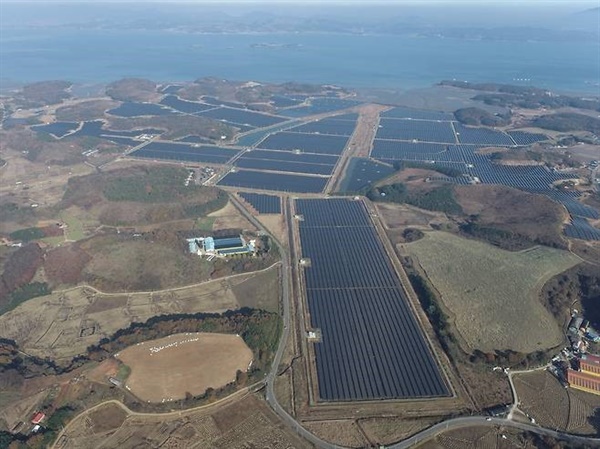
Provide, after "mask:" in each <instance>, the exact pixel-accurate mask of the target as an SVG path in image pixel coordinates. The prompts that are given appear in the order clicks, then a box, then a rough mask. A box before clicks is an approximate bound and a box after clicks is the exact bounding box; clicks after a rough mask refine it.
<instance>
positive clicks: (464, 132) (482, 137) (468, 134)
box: [454, 123, 515, 146]
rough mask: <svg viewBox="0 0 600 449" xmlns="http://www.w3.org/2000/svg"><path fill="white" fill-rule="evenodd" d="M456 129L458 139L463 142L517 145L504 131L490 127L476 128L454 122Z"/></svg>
mask: <svg viewBox="0 0 600 449" xmlns="http://www.w3.org/2000/svg"><path fill="white" fill-rule="evenodd" d="M454 129H455V130H456V134H457V136H458V141H459V142H460V143H462V144H473V145H497V146H511V145H515V142H514V141H513V140H512V138H511V137H510V136H509V135H508V134H506V133H505V132H502V131H496V130H494V129H489V128H475V127H471V126H465V125H462V124H460V123H454Z"/></svg>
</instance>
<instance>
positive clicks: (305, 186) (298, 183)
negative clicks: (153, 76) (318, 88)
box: [32, 93, 600, 240]
mask: <svg viewBox="0 0 600 449" xmlns="http://www.w3.org/2000/svg"><path fill="white" fill-rule="evenodd" d="M271 104H272V105H273V106H274V107H275V108H276V115H272V114H266V113H261V112H256V111H251V110H248V109H245V108H244V105H242V104H241V103H234V102H227V101H221V100H219V99H217V98H213V97H207V96H205V97H202V98H201V99H200V100H198V101H189V100H184V99H182V98H180V97H179V96H177V95H176V94H175V93H168V94H167V95H165V96H164V97H163V99H162V100H161V102H160V104H154V103H139V102H125V103H123V104H121V105H120V106H119V107H117V108H114V109H112V110H110V111H108V114H111V115H116V116H120V117H138V116H143V115H165V114H175V115H177V114H179V115H193V116H204V117H209V118H212V119H215V120H219V121H221V122H223V123H225V124H228V125H231V126H233V127H236V128H238V130H239V131H240V132H241V133H242V134H241V135H240V136H239V137H238V139H237V143H236V144H235V145H229V146H218V145H214V144H210V143H209V142H207V141H203V140H198V139H197V138H192V139H191V140H190V141H186V139H187V138H184V139H181V140H178V141H160V140H154V141H152V142H150V143H145V142H144V140H140V139H139V136H140V135H141V134H146V135H153V136H156V135H160V134H161V133H162V131H161V130H157V129H143V130H126V131H118V130H110V129H105V126H106V125H105V124H104V122H103V121H100V120H96V121H89V122H80V123H78V122H55V123H51V124H48V125H37V126H34V127H32V129H34V130H36V131H40V132H45V133H50V134H52V135H54V136H55V137H57V138H62V137H67V138H70V137H71V136H74V137H81V136H93V137H97V138H101V139H105V140H109V141H112V142H114V143H118V144H122V145H127V146H129V147H132V148H134V151H132V152H131V153H129V154H128V156H131V157H137V158H143V159H150V160H166V161H178V162H184V163H185V162H189V163H208V164H219V165H227V166H232V167H234V168H233V169H232V170H231V171H230V172H228V173H225V174H224V175H223V176H222V177H220V180H219V182H218V185H221V186H228V187H234V188H243V189H257V190H267V191H279V192H297V193H321V192H323V190H324V189H325V187H326V186H327V185H328V183H329V180H330V178H331V176H332V175H333V173H334V170H335V168H336V166H337V164H338V162H339V160H340V157H341V156H342V154H343V153H344V151H345V150H346V148H347V147H348V142H349V139H350V138H351V136H352V135H353V133H354V132H355V129H356V123H357V120H358V114H357V113H354V112H352V113H343V112H341V113H339V114H338V115H333V116H330V117H325V118H318V119H313V120H308V116H309V115H313V114H322V113H334V114H335V111H338V110H340V109H342V108H348V107H352V106H356V105H358V104H360V103H359V102H358V101H355V100H346V99H341V98H336V97H310V96H307V95H294V96H292V95H287V96H285V95H277V96H274V97H273V98H272V100H271ZM294 117H295V119H294ZM304 117H307V118H304ZM547 139H548V137H547V136H546V135H544V134H541V133H531V132H526V131H521V130H510V131H506V132H505V131H501V130H497V129H491V128H485V127H471V126H465V125H463V124H461V123H458V122H457V121H456V120H455V119H454V116H453V114H451V113H447V112H439V111H428V110H418V109H411V108H406V107H393V108H390V109H388V110H387V111H384V112H382V113H381V114H380V118H379V126H378V127H377V129H376V131H375V138H374V139H373V141H372V145H371V147H370V148H369V159H365V158H363V159H362V160H360V161H358V160H356V161H351V162H350V164H349V165H348V169H347V170H346V179H344V180H343V182H342V184H340V189H341V191H346V192H357V191H359V190H361V189H364V188H366V187H368V186H369V185H371V184H372V183H374V182H376V181H377V180H378V179H381V178H383V177H385V176H386V175H387V174H389V172H390V169H391V168H390V167H391V165H393V164H394V162H396V161H408V162H419V163H428V164H435V166H441V167H448V168H453V169H457V170H460V171H462V172H463V174H464V176H462V177H456V178H444V179H446V180H447V181H449V182H453V183H458V184H469V183H477V182H481V183H484V184H501V185H506V186H509V187H515V188H518V189H521V190H524V191H527V192H530V193H538V194H544V195H547V196H549V197H550V198H552V199H553V200H555V201H558V202H559V203H561V204H563V205H564V206H565V207H566V209H567V210H568V212H569V214H570V215H571V223H570V224H569V225H567V227H566V229H565V232H566V234H567V235H568V236H570V237H574V238H580V239H584V240H600V232H599V231H598V230H597V229H596V228H594V227H593V226H592V225H591V224H589V222H588V221H587V220H589V219H597V218H598V212H597V211H596V210H595V209H593V208H591V207H589V206H586V205H584V204H582V203H581V202H579V201H578V199H577V198H578V193H576V192H574V191H571V192H564V191H557V190H556V188H555V187H554V186H553V184H554V183H556V182H558V181H561V180H566V179H570V178H572V177H573V175H570V174H568V173H560V172H553V171H550V170H549V169H547V168H545V167H543V166H508V165H500V164H496V163H494V162H493V161H492V160H491V159H490V156H489V155H485V154H479V153H478V150H479V149H480V148H483V147H490V146H491V147H500V148H502V147H519V146H526V145H531V144H533V143H536V142H541V141H545V140H547ZM379 162H383V165H382V164H379Z"/></svg>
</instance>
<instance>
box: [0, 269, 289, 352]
mask: <svg viewBox="0 0 600 449" xmlns="http://www.w3.org/2000/svg"><path fill="white" fill-rule="evenodd" d="M278 273H279V271H278V268H277V267H272V268H270V269H268V270H265V271H261V272H258V273H249V274H243V275H238V276H232V277H229V278H223V279H217V280H214V281H210V282H205V283H202V284H198V285H195V286H190V287H184V288H177V289H171V290H165V291H158V292H152V293H119V294H104V293H99V292H97V291H95V290H93V289H91V288H87V287H77V288H73V289H70V290H65V291H62V292H55V293H53V294H51V295H48V296H42V297H38V298H34V299H31V300H29V301H26V302H24V303H23V304H21V305H20V306H18V307H17V308H15V309H14V310H12V311H10V312H8V313H5V314H4V315H1V316H0V335H2V336H3V337H4V338H10V339H13V340H15V341H16V342H17V343H18V344H19V346H20V348H21V349H22V350H23V351H25V352H27V353H30V354H32V355H37V356H39V357H50V358H52V359H56V360H59V361H60V360H61V359H62V360H64V359H67V358H71V357H73V356H75V355H78V354H81V353H83V352H84V351H85V349H86V348H87V347H88V346H89V345H93V344H96V343H97V342H98V341H99V340H100V339H101V338H103V337H108V336H110V335H112V334H113V333H114V332H116V331H117V330H119V329H123V328H126V327H128V326H129V325H130V324H131V323H133V322H144V321H146V320H148V319H149V318H151V317H153V316H157V315H165V314H171V313H197V312H223V311H226V310H228V309H238V308H240V307H241V306H242V304H244V305H247V304H248V302H249V301H251V300H252V299H253V298H255V295H258V296H260V298H259V299H257V303H258V302H260V303H261V304H264V305H265V308H267V307H268V308H270V309H271V310H272V309H273V308H275V309H276V307H277V304H278V301H279V290H278V289H277V288H275V289H263V288H262V286H264V285H278V283H277V279H278V276H279V274H278Z"/></svg>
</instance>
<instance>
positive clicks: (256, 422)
mask: <svg viewBox="0 0 600 449" xmlns="http://www.w3.org/2000/svg"><path fill="white" fill-rule="evenodd" d="M121 409H122V408H121V406H120V405H118V404H116V403H109V404H106V405H104V406H102V407H100V408H99V409H96V410H95V411H92V412H91V413H83V414H82V415H79V417H77V418H76V419H75V420H73V421H72V422H71V423H70V424H69V425H68V427H67V429H66V432H65V434H64V437H62V438H61V439H60V440H59V441H58V442H57V443H56V444H55V445H54V449H81V448H86V449H101V448H102V449H117V448H118V449H134V448H141V447H151V448H168V449H184V448H197V449H203V448H209V447H210V448H216V449H246V448H269V449H309V448H311V447H312V446H311V445H310V444H308V443H306V442H304V441H303V440H301V439H300V438H298V437H297V436H296V435H295V434H294V433H292V432H290V431H289V430H288V429H287V428H286V427H284V426H283V424H281V423H280V422H279V420H278V418H277V416H276V415H275V414H273V412H271V410H270V409H269V408H268V407H267V405H266V404H265V403H264V402H263V401H262V400H261V399H259V398H257V397H255V396H251V395H247V396H246V397H244V398H242V399H236V400H228V401H225V403H224V404H215V405H213V406H209V407H203V408H201V409H197V410H192V411H182V412H175V413H169V414H156V415H148V414H146V415H137V414H134V413H131V412H129V411H128V410H125V412H126V417H125V419H123V418H122V412H121V411H119V410H121ZM107 418H108V419H109V421H108V423H107V424H105V423H104V420H105V419H107Z"/></svg>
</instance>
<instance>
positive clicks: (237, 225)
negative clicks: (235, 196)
mask: <svg viewBox="0 0 600 449" xmlns="http://www.w3.org/2000/svg"><path fill="white" fill-rule="evenodd" d="M208 217H211V218H214V219H215V221H214V223H213V226H212V229H213V231H219V230H223V229H246V230H251V231H254V230H255V228H254V226H253V225H252V224H251V223H250V222H249V221H248V220H246V218H244V216H243V215H242V214H241V213H240V212H239V211H238V210H237V209H236V207H235V206H234V205H233V204H231V201H229V202H228V203H227V205H226V206H225V207H224V208H222V209H219V210H218V211H215V212H212V213H210V214H208Z"/></svg>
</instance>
